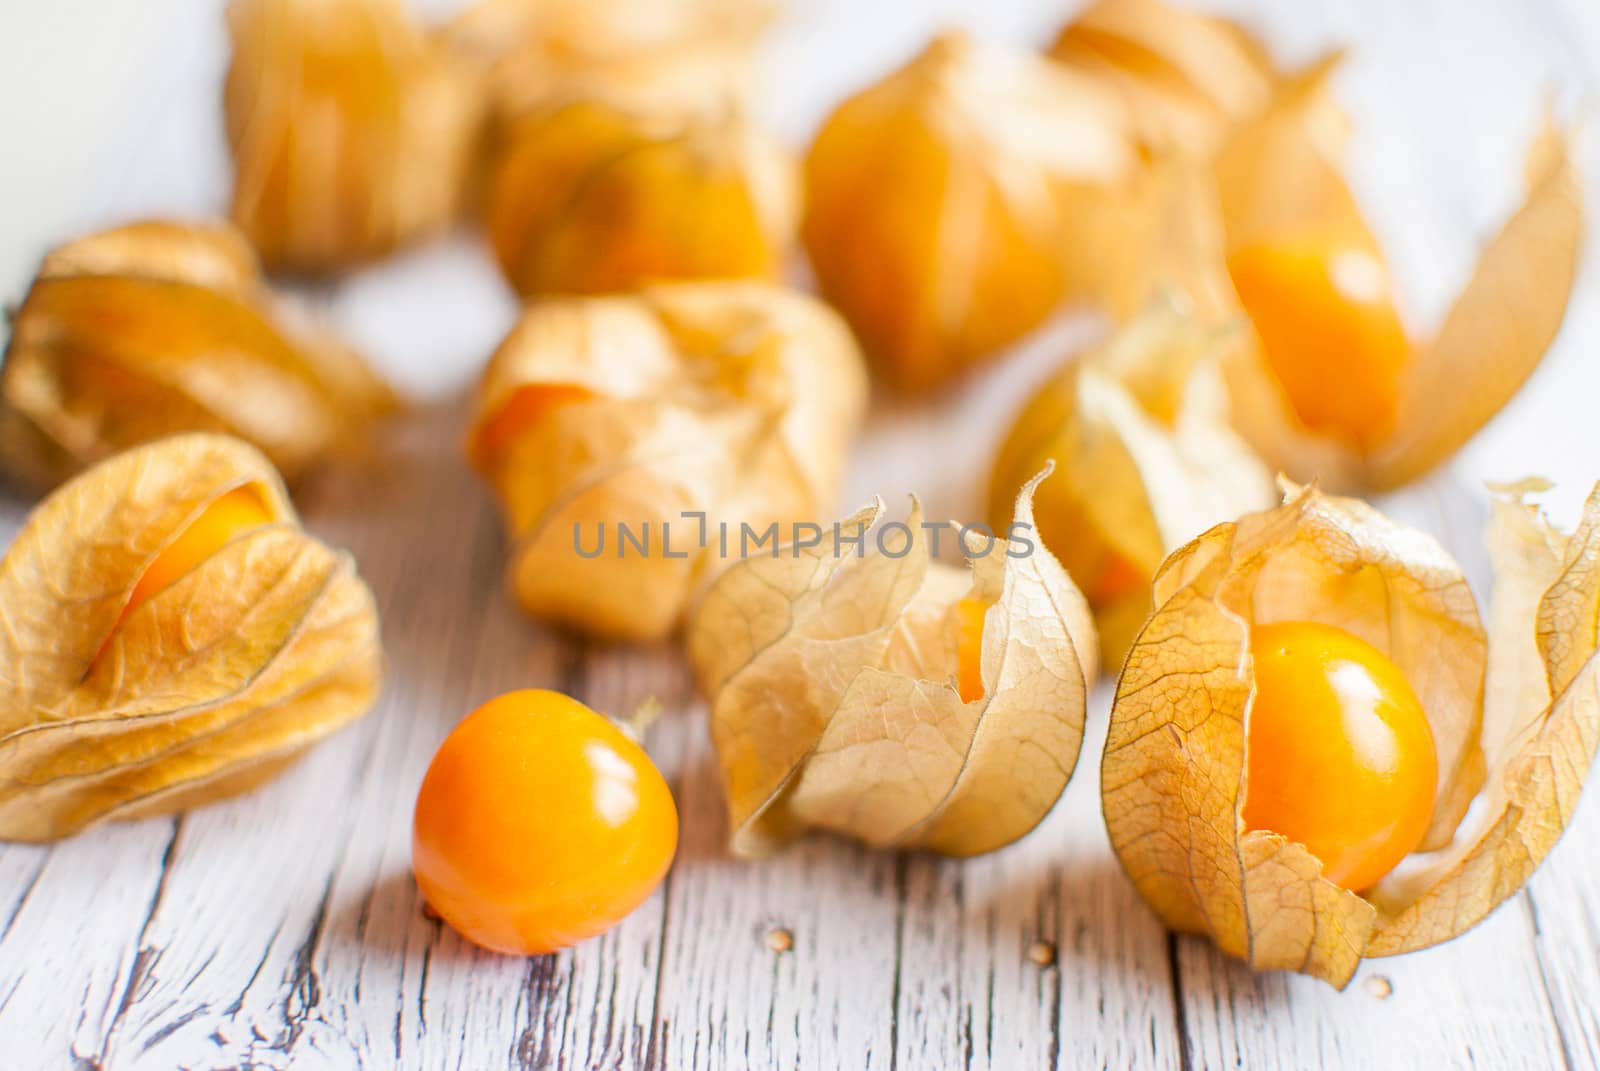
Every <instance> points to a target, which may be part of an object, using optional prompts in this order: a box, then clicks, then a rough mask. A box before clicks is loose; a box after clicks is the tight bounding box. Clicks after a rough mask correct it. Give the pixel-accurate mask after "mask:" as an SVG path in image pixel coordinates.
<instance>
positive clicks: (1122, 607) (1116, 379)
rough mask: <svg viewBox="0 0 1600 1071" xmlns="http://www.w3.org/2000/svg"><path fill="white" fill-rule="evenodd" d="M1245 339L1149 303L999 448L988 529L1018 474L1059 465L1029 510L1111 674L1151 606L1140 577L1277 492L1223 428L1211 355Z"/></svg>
mask: <svg viewBox="0 0 1600 1071" xmlns="http://www.w3.org/2000/svg"><path fill="white" fill-rule="evenodd" d="M1241 341H1242V340H1241V339H1240V337H1239V333H1238V332H1237V331H1236V330H1231V329H1227V328H1218V327H1215V326H1211V325H1208V324H1207V323H1206V322H1205V321H1204V320H1202V319H1200V318H1198V317H1196V316H1195V315H1193V314H1192V313H1191V312H1189V311H1187V310H1186V309H1185V308H1184V307H1182V306H1181V305H1180V304H1178V303H1175V302H1174V301H1172V300H1168V299H1163V300H1159V301H1157V302H1156V303H1154V304H1153V305H1151V306H1150V307H1149V309H1148V310H1147V311H1146V312H1145V313H1144V314H1143V315H1142V316H1141V317H1140V318H1138V319H1136V320H1134V321H1132V322H1131V323H1129V324H1128V325H1127V326H1126V327H1124V328H1123V329H1122V330H1121V331H1120V332H1119V333H1118V334H1116V335H1114V336H1113V337H1112V338H1111V339H1110V340H1109V341H1108V342H1107V343H1106V344H1105V345H1104V346H1102V347H1101V348H1100V349H1099V350H1096V351H1094V352H1091V353H1089V354H1086V355H1084V356H1082V357H1080V358H1078V359H1076V360H1074V361H1072V362H1071V363H1069V364H1067V365H1066V366H1065V367H1063V368H1062V370H1061V371H1060V372H1059V373H1057V374H1056V375H1055V376H1054V377H1052V378H1051V379H1050V380H1048V381H1047V382H1046V383H1045V384H1044V385H1043V386H1042V387H1041V388H1040V389H1039V391H1038V393H1036V394H1035V395H1034V397H1033V399H1032V400H1031V401H1030V402H1029V403H1028V404H1027V406H1026V407H1024V408H1023V410H1022V412H1021V413H1019V414H1018V416H1017V419H1016V422H1015V423H1014V424H1013V425H1012V428H1011V431H1010V433H1009V434H1008V435H1007V437H1006V440H1005V442H1004V443H1003V444H1002V446H1001V448H1000V451H999V454H998V455H997V456H996V458H995V463H994V470H993V474H992V477H991V479H990V484H989V516H990V520H991V523H994V524H996V525H999V524H1003V523H1004V520H1005V519H1006V518H1008V517H1009V516H1010V515H1011V504H1012V502H1013V501H1014V500H1015V496H1016V493H1017V490H1018V489H1019V488H1020V487H1021V486H1022V484H1023V483H1024V482H1025V481H1026V480H1027V479H1028V477H1029V476H1030V475H1031V474H1032V473H1035V472H1037V471H1038V470H1039V469H1040V468H1041V467H1042V466H1043V465H1044V464H1045V463H1046V462H1052V461H1053V462H1054V463H1055V464H1056V466H1057V469H1056V474H1055V476H1054V477H1052V478H1051V479H1050V480H1048V481H1046V482H1045V483H1044V484H1043V485H1042V486H1041V487H1040V489H1039V492H1038V498H1037V500H1036V501H1035V503H1034V512H1035V514H1036V515H1037V516H1038V518H1039V532H1040V535H1041V537H1042V538H1043V539H1044V541H1045V543H1046V544H1048V545H1049V547H1050V548H1051V550H1052V551H1053V552H1054V553H1055V555H1056V557H1057V558H1059V559H1060V560H1061V562H1062V563H1063V564H1064V565H1065V566H1066V568H1067V571H1068V573H1070V574H1071V575H1072V577H1073V580H1074V581H1075V582H1076V583H1077V585H1078V587H1079V588H1080V589H1082V590H1083V591H1084V593H1085V594H1086V596H1087V597H1088V599H1089V602H1090V605H1091V607H1093V609H1094V613H1095V625H1096V627H1097V628H1098V630H1099V633H1100V653H1101V655H1102V657H1103V658H1104V660H1105V661H1104V668H1105V669H1106V670H1107V671H1108V672H1113V673H1114V672H1116V670H1117V668H1118V667H1119V666H1120V665H1121V664H1122V658H1123V655H1125V654H1126V653H1127V650H1128V646H1129V644H1131V643H1132V642H1133V637H1134V634H1135V633H1136V632H1137V631H1138V629H1139V627H1140V626H1141V625H1142V624H1143V623H1144V620H1145V618H1146V617H1147V616H1148V615H1149V612H1150V606H1151V602H1150V578H1151V577H1152V576H1154V575H1155V572H1156V569H1157V567H1158V566H1159V565H1160V564H1161V562H1162V560H1163V559H1164V558H1165V557H1166V556H1167V554H1168V553H1169V552H1170V551H1172V550H1173V549H1175V548H1177V547H1179V546H1181V545H1182V544H1183V543H1185V542H1186V541H1188V540H1190V539H1193V538H1194V537H1195V536H1196V535H1198V534H1199V533H1201V532H1203V531H1205V530H1206V529H1208V528H1210V527H1211V526H1212V525H1214V524H1217V523H1219V522H1221V521H1224V520H1229V519H1232V518H1234V517H1237V516H1239V515H1240V514H1242V513H1248V512H1251V511H1253V510H1258V509H1261V508H1264V507H1266V506H1268V505H1270V504H1271V503H1272V502H1273V501H1274V499H1275V494H1274V490H1273V482H1272V475H1271V473H1269V472H1268V471H1267V469H1266V467H1265V466H1264V465H1263V464H1262V463H1261V461H1260V460H1259V459H1258V458H1257V457H1256V456H1255V455H1254V454H1253V453H1252V452H1251V451H1250V449H1249V447H1247V446H1246V445H1245V444H1244V442H1243V441H1242V440H1240V439H1239V437H1238V436H1237V435H1235V434H1234V433H1233V431H1232V430H1231V429H1230V428H1229V427H1228V424H1227V400H1226V398H1225V396H1224V392H1223V390H1222V384H1221V380H1220V378H1219V361H1220V360H1221V359H1222V358H1223V356H1224V355H1225V354H1226V353H1227V352H1228V351H1229V350H1230V348H1232V347H1235V346H1237V345H1239V344H1241ZM1113 588H1114V590H1113Z"/></svg>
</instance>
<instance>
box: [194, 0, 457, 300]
mask: <svg viewBox="0 0 1600 1071" xmlns="http://www.w3.org/2000/svg"><path fill="white" fill-rule="evenodd" d="M228 30H229V35H230V37H231V39H232V44H233V60H232V63H231V65H230V66H229V68H228V77H227V84H226V87H225V89H224V95H223V114H224V117H225V119H226V122H227V133H228V144H229V147H230V149H231V150H232V154H233V163H234V182H233V199H232V207H231V209H230V214H231V216H232V218H233V220H234V222H235V223H237V224H238V225H239V227H240V229H242V230H243V231H244V232H245V233H246V234H247V235H249V237H250V240H251V241H252V242H253V243H254V244H255V246H256V248H257V249H258V250H259V251H260V253H261V257H262V259H263V260H264V261H265V262H266V263H267V264H268V265H269V266H271V267H273V268H275V269H276V268H283V269H289V270H293V271H300V272H312V273H321V272H328V271H332V270H335V269H339V268H344V267H348V266H350V265H352V264H355V263H358V262H360V261H364V260H369V259H372V258H374V257H380V256H384V255H386V254H388V253H391V252H393V251H394V250H396V249H398V248H400V247H401V246H403V245H406V244H408V243H412V242H415V241H418V240H420V239H422V238H426V237H428V236H430V235H434V234H437V233H439V232H441V231H443V230H444V229H445V228H447V227H448V226H449V225H450V224H451V223H452V222H453V221H454V220H455V218H456V216H457V215H458V213H459V211H460V209H461V208H462V205H463V202H464V199H465V196H466V193H467V189H468V183H469V180H470V178H471V174H472V170H473V168H474V166H475V165H476V162H477V161H476V157H477V152H478V148H479V139H480V138H481V136H482V123H483V119H484V109H485V86H484V85H483V80H482V75H481V74H480V73H479V72H478V71H477V70H476V68H474V67H473V66H472V65H471V64H469V63H467V62H465V61H464V60H463V59H462V58H461V57H459V56H457V55H455V54H454V52H453V51H452V50H450V49H448V48H446V47H445V46H444V45H443V44H442V43H440V42H439V41H436V40H434V39H433V38H431V37H430V36H428V35H427V34H426V33H425V32H424V31H423V30H422V29H421V28H420V27H418V26H416V25H414V24H413V23H412V22H411V21H410V18H409V16H408V15H407V13H406V11H405V10H404V8H403V7H402V6H401V4H400V3H399V2H398V0H231V2H230V3H229V5H228Z"/></svg>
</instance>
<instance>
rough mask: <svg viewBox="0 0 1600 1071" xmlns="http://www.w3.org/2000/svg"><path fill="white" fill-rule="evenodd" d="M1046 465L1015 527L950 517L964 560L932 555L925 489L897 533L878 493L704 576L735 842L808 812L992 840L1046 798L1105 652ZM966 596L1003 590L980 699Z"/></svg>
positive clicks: (901, 841)
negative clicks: (1065, 554)
mask: <svg viewBox="0 0 1600 1071" xmlns="http://www.w3.org/2000/svg"><path fill="white" fill-rule="evenodd" d="M1040 478H1042V475H1041V477H1040ZM1038 482H1039V478H1035V479H1034V480H1031V481H1029V483H1028V484H1027V485H1026V486H1024V487H1023V489H1022V491H1021V493H1020V494H1019V495H1018V497H1017V503H1016V517H1015V519H1016V522H1017V523H1018V525H1019V527H1018V528H1017V529H1016V530H1015V534H1016V535H1017V536H1018V537H1019V541H1008V539H1007V538H1006V536H1005V535H1002V536H1001V537H1000V538H999V539H998V540H991V541H989V543H988V544H987V545H986V544H985V537H984V536H981V535H979V534H978V533H977V532H973V531H968V532H963V533H960V536H961V538H958V533H957V531H956V530H955V526H954V525H951V526H948V527H947V528H946V527H941V529H940V531H941V532H942V533H943V534H944V535H945V536H946V537H947V539H948V540H949V541H950V542H952V543H957V544H958V545H960V546H961V548H962V550H963V552H964V553H965V554H966V556H967V559H968V567H967V568H960V567H957V566H953V565H948V564H944V563H941V562H937V561H935V560H933V559H932V557H931V554H930V547H929V539H928V535H929V533H928V532H927V531H925V530H924V526H923V523H922V511H921V507H920V505H919V504H918V503H917V502H916V500H915V499H913V500H912V509H911V516H910V518H909V520H908V521H907V522H906V525H905V528H904V529H903V530H901V531H897V532H894V533H892V534H891V533H890V532H889V528H888V526H885V527H884V528H882V529H879V528H878V527H877V524H878V521H879V520H880V519H881V518H882V514H883V505H882V503H881V502H877V503H874V504H873V505H871V506H868V507H867V508H865V509H863V510H861V511H859V512H857V513H855V514H854V515H852V516H850V517H848V518H846V519H845V520H843V521H841V522H839V523H838V524H837V525H836V526H834V527H833V528H832V530H831V531H828V530H825V531H824V533H823V535H822V537H821V538H820V540H818V541H817V543H816V545H815V546H803V545H801V541H799V540H797V541H796V542H795V543H794V544H793V545H789V546H784V547H782V548H778V549H776V550H774V551H773V552H771V553H770V554H761V553H757V554H752V555H751V556H750V557H748V558H747V559H745V560H744V561H742V562H740V563H739V564H737V565H735V566H733V567H732V568H730V569H729V570H728V571H727V572H726V573H724V574H723V575H722V577H721V578H719V579H718V580H717V581H716V582H715V583H714V584H712V586H711V587H710V588H709V589H708V590H707V591H706V594H705V597H704V599H703V600H702V601H701V602H700V604H699V605H698V606H697V607H696V610H695V612H694V615H693V618H692V620H691V623H690V625H689V629H688V635H687V647H688V653H689V659H690V661H691V663H692V664H693V666H694V669H695V673H696V676H697V677H698V679H699V682H700V687H701V690H702V691H703V692H704V693H705V694H706V696H707V697H708V698H709V700H710V703H711V739H712V742H713V743H714V744H715V745H716V752H717V762H718V766H719V767H720V769H721V772H722V781H723V788H724V791H725V792H726V794H727V799H728V810H729V815H730V819H731V824H732V838H731V848H732V850H733V852H734V853H735V854H736V855H741V856H759V855H763V854H766V853H768V852H771V851H773V850H775V849H777V848H779V847H781V846H782V845H783V844H784V843H786V842H788V841H789V840H791V839H793V838H794V837H796V836H798V835H800V834H801V833H802V832H804V831H806V830H808V829H819V830H828V831H831V832H834V833H840V834H843V835H845V836H849V837H855V838H857V839H860V840H863V841H866V842H867V843H868V844H871V845H874V846H876V847H897V848H924V849H929V850H932V851H936V852H942V853H945V854H949V855H976V854H978V853H980V852H987V851H993V850H994V849H996V848H1000V847H1002V846H1004V845H1006V844H1009V843H1011V842H1012V841H1013V840H1015V839H1017V838H1018V837H1021V836H1023V835H1024V834H1026V833H1027V832H1028V831H1029V830H1031V829H1032V828H1033V827H1034V826H1035V825H1037V824H1038V822H1039V820H1040V819H1042V818H1043V817H1044V816H1045V814H1046V813H1048V812H1049V810H1050V808H1051V806H1053V805H1054V803H1055V801H1056V799H1057V797H1059V796H1060V794H1061V790H1062V788H1063V787H1064V786H1065V785H1066V783H1067V778H1068V777H1069V776H1070V775H1071V773H1072V769H1073V766H1074V765H1075V764H1076V762H1077V758H1078V749H1079V745H1080V744H1081V743H1082V741H1083V722H1084V700H1085V694H1086V692H1087V688H1088V685H1089V684H1090V683H1091V682H1092V681H1093V677H1094V667H1095V663H1096V655H1095V639H1094V631H1093V627H1092V625H1091V623H1090V620H1089V613H1088V607H1087V605H1086V604H1085V603H1084V600H1083V596H1082V595H1080V594H1079V592H1078V590H1077V589H1076V588H1075V587H1073V585H1072V581H1071V579H1069V578H1068V576H1067V574H1066V572H1065V570H1063V569H1062V568H1061V566H1060V565H1059V564H1058V563H1057V562H1056V560H1055V558H1054V557H1052V556H1051V554H1050V552H1049V550H1048V549H1047V548H1045V546H1044V545H1043V544H1042V542H1041V541H1039V540H1038V539H1037V538H1036V537H1035V536H1034V535H1033V534H1032V533H1031V531H1030V528H1029V526H1030V525H1031V524H1032V519H1033V518H1032V510H1031V504H1030V502H1031V499H1032V495H1033V490H1034V487H1035V486H1036V485H1037V484H1038ZM947 545H948V543H947ZM855 547H860V548H861V550H860V551H859V552H858V551H857V550H856V549H855ZM902 547H904V552H903V553H900V554H899V555H898V556H895V555H896V552H898V551H899V550H900V548H902ZM1013 555H1015V556H1013ZM967 598H974V599H979V600H981V601H982V602H983V603H985V604H986V605H987V606H988V609H987V611H986V616H985V619H984V627H983V639H982V677H983V685H984V689H983V696H982V697H981V698H979V699H975V700H974V701H972V702H970V703H964V702H962V700H961V694H960V690H959V687H958V684H957V674H958V672H959V670H958V654H957V631H956V630H957V624H956V616H955V615H956V613H957V611H956V606H957V604H958V603H959V602H960V601H961V600H963V599H967Z"/></svg>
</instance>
